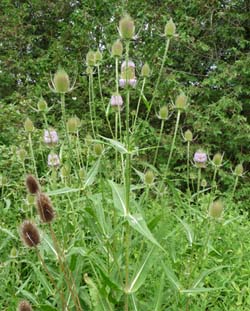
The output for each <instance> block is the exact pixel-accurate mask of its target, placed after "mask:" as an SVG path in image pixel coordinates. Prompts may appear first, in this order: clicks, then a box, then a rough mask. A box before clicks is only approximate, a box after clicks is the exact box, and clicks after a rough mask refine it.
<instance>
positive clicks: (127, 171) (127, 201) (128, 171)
mask: <svg viewBox="0 0 250 311" xmlns="http://www.w3.org/2000/svg"><path fill="white" fill-rule="evenodd" d="M128 60H129V41H127V42H126V144H127V150H128V152H127V153H126V164H125V207H126V215H129V211H130V182H131V181H130V175H131V154H130V135H129V112H130V97H129V86H128V71H127V67H128ZM129 246H130V227H129V223H128V222H126V228H125V305H124V310H125V311H128V302H129V295H128V293H127V292H126V290H127V289H128V287H129Z"/></svg>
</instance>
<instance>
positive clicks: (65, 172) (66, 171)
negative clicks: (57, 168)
mask: <svg viewBox="0 0 250 311" xmlns="http://www.w3.org/2000/svg"><path fill="white" fill-rule="evenodd" d="M69 175H70V167H69V166H68V165H64V166H63V167H62V168H61V176H62V177H64V178H65V177H68V176H69Z"/></svg>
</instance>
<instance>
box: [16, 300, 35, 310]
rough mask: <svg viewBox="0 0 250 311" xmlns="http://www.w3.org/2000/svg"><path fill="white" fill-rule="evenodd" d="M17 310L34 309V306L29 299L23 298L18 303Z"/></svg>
mask: <svg viewBox="0 0 250 311" xmlns="http://www.w3.org/2000/svg"><path fill="white" fill-rule="evenodd" d="M17 311H32V307H31V305H30V303H29V302H28V301H27V300H22V301H20V302H19V304H18V308H17Z"/></svg>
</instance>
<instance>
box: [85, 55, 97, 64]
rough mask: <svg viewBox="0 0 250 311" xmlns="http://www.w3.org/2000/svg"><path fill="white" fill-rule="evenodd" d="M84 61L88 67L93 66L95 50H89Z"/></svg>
mask: <svg viewBox="0 0 250 311" xmlns="http://www.w3.org/2000/svg"><path fill="white" fill-rule="evenodd" d="M86 63H87V66H88V67H93V66H95V63H96V58H95V52H94V51H89V52H88V53H87V55H86Z"/></svg>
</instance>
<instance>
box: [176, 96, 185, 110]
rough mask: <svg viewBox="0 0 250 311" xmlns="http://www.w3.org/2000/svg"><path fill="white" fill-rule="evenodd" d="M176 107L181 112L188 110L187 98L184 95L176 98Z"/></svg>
mask: <svg viewBox="0 0 250 311" xmlns="http://www.w3.org/2000/svg"><path fill="white" fill-rule="evenodd" d="M175 107H176V108H177V109H179V110H185V109H186V108H187V96H186V95H185V94H184V93H181V94H179V95H178V96H177V97H176V100H175Z"/></svg>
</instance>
